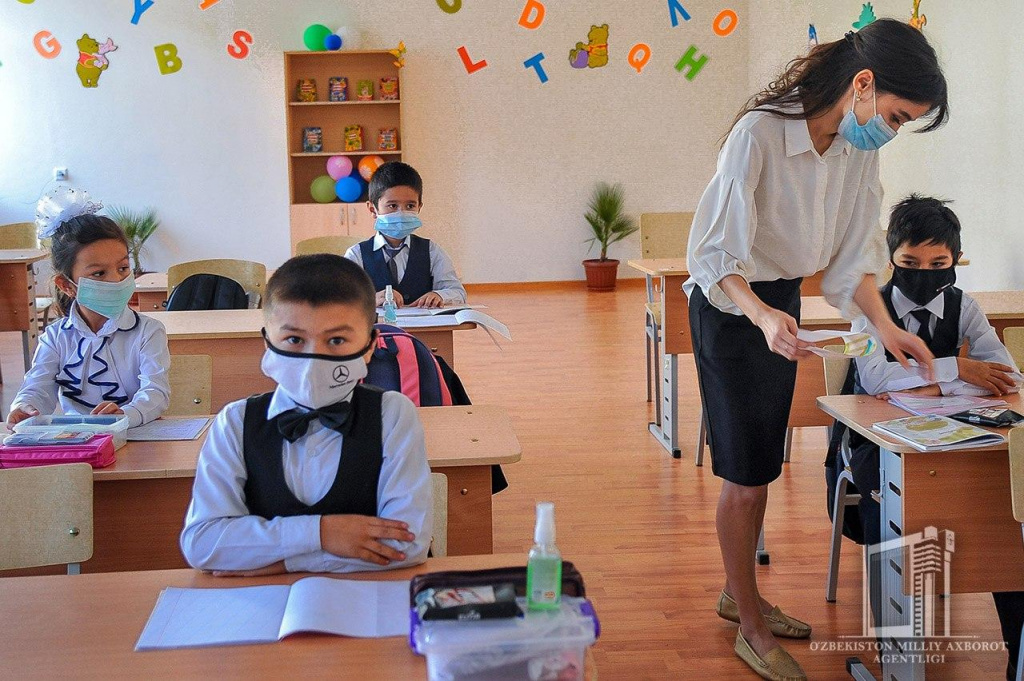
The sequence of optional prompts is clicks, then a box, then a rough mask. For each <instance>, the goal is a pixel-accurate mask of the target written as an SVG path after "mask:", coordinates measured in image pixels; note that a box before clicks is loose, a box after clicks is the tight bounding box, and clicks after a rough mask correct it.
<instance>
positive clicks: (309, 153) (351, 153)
mask: <svg viewBox="0 0 1024 681" xmlns="http://www.w3.org/2000/svg"><path fill="white" fill-rule="evenodd" d="M401 153H402V150H401V149H397V150H395V151H379V150H377V149H366V150H365V151H303V152H299V153H295V154H291V156H292V158H304V157H312V156H374V155H376V156H398V155H399V154H401Z"/></svg>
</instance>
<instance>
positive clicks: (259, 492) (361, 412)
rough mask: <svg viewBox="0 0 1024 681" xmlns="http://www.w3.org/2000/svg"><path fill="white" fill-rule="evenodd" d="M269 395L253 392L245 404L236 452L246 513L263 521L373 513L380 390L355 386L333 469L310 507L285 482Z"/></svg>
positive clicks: (380, 452)
mask: <svg viewBox="0 0 1024 681" xmlns="http://www.w3.org/2000/svg"><path fill="white" fill-rule="evenodd" d="M273 395H274V393H272V392H270V393H265V394H263V395H256V396H254V397H250V398H249V399H248V400H246V403H245V421H244V425H243V429H242V452H243V455H244V459H245V469H246V481H245V488H244V492H245V505H246V506H247V507H248V509H249V513H250V514H252V515H258V516H262V517H264V518H266V519H267V520H270V519H272V518H277V517H287V516H297V515H333V514H356V515H368V516H376V515H377V484H378V482H379V480H380V469H381V465H382V464H383V462H384V447H383V442H382V438H381V429H382V417H381V404H382V397H383V395H384V392H383V391H382V390H380V389H378V388H375V387H373V386H366V385H358V386H356V389H355V392H354V393H353V395H352V414H351V415H350V416H349V418H350V419H352V422H351V429H350V430H349V432H348V433H347V434H346V435H345V436H344V437H343V438H342V443H341V461H340V462H339V463H338V473H337V475H336V476H335V478H334V483H333V484H332V485H331V487H330V489H329V490H328V491H327V494H325V495H324V497H323V498H322V499H320V500H319V501H317V502H316V503H314V504H312V505H306V504H304V503H302V502H301V501H299V499H297V498H296V496H295V494H294V493H293V492H292V491H291V489H289V488H288V484H287V483H286V482H285V478H284V461H283V457H284V454H283V453H284V442H285V440H284V436H283V435H281V432H280V431H279V430H278V428H277V420H276V418H275V419H268V418H267V409H268V408H269V406H270V400H271V398H272V397H273ZM298 442H300V443H301V442H302V439H299V441H298Z"/></svg>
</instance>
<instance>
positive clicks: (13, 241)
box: [0, 222, 39, 249]
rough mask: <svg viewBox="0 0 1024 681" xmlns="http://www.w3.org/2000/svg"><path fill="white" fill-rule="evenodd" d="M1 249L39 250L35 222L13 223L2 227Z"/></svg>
mask: <svg viewBox="0 0 1024 681" xmlns="http://www.w3.org/2000/svg"><path fill="white" fill-rule="evenodd" d="M0 248H5V249H6V248H10V249H15V248H39V239H38V238H37V237H36V224H35V223H34V222H12V223H11V224H9V225H0Z"/></svg>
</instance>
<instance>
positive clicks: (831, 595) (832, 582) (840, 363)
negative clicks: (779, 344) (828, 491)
mask: <svg viewBox="0 0 1024 681" xmlns="http://www.w3.org/2000/svg"><path fill="white" fill-rule="evenodd" d="M829 347H830V348H832V349H834V350H838V351H839V352H842V350H843V346H841V345H836V346H829ZM824 363H825V394H826V395H839V394H840V393H842V391H843V384H844V383H845V382H846V374H847V373H849V371H850V359H849V358H847V357H834V358H833V357H825V358H824ZM831 439H832V426H829V441H831ZM839 456H840V458H841V459H842V463H843V471H842V473H840V474H839V480H838V482H837V484H836V498H835V500H834V501H833V506H832V539H831V545H830V549H829V554H828V555H829V558H828V575H827V577H826V578H825V600H826V601H828V602H829V603H835V602H836V588H837V587H838V586H839V549H840V548H841V547H842V544H843V519H844V518H845V516H846V507H847V506H856V505H857V503H858V502H859V501H860V495H859V494H847V493H846V488H847V487H848V486H849V485H850V484H852V483H853V472H852V471H851V470H850V445H849V433H847V436H846V437H844V438H843V443H842V445H841V446H840V448H839Z"/></svg>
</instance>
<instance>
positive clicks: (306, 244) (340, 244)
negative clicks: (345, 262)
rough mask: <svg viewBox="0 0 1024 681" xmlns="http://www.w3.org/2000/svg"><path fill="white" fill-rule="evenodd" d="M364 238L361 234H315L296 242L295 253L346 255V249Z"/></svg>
mask: <svg viewBox="0 0 1024 681" xmlns="http://www.w3.org/2000/svg"><path fill="white" fill-rule="evenodd" d="M362 240H363V237H359V236H315V237H313V238H312V239H303V240H302V241H300V242H299V243H297V244H295V255H313V254H315V253H334V254H335V255H345V251H347V250H348V249H350V248H352V247H353V246H355V245H356V244H358V243H359V242H360V241H362Z"/></svg>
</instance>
